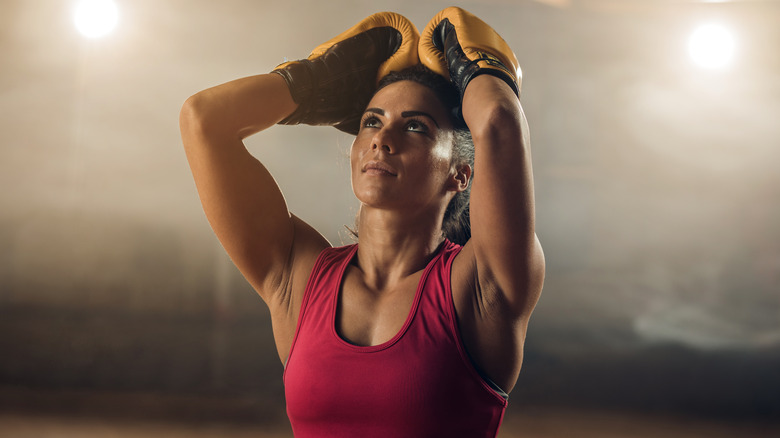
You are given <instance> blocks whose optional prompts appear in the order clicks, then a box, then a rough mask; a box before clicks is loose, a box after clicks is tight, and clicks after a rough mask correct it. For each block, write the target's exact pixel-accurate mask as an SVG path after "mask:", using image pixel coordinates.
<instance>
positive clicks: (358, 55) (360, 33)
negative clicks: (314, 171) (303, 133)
mask: <svg viewBox="0 0 780 438" xmlns="http://www.w3.org/2000/svg"><path fill="white" fill-rule="evenodd" d="M419 39H420V33H419V32H418V31H417V28H416V27H415V26H414V24H412V23H411V22H410V21H409V20H408V19H406V17H404V16H402V15H399V14H396V13H393V12H379V13H376V14H373V15H371V16H369V17H367V18H365V19H364V20H362V21H361V22H360V23H358V24H356V25H355V26H352V27H351V28H349V29H348V30H346V31H345V32H343V33H341V34H340V35H338V36H336V37H335V38H333V39H331V40H329V41H327V42H325V43H323V44H321V45H320V46H318V47H317V48H315V49H314V50H313V51H312V52H311V54H310V55H309V57H308V58H306V59H302V60H298V61H291V62H286V63H284V64H282V65H280V66H278V67H277V68H276V69H274V71H273V73H276V74H279V75H281V76H282V77H283V78H284V79H285V81H286V82H287V87H288V88H289V89H290V94H291V95H292V98H293V100H294V101H295V103H297V104H298V108H297V109H296V110H295V112H293V113H292V114H291V115H290V116H288V117H287V118H285V119H284V120H282V121H281V122H279V123H281V124H285V125H297V124H299V123H303V124H307V125H332V126H335V127H336V128H337V129H340V130H342V131H344V132H348V133H350V134H357V132H358V130H359V129H360V118H361V116H362V114H363V110H365V109H366V105H368V101H369V100H370V99H371V96H373V94H374V92H375V90H376V85H377V83H378V82H379V80H380V79H382V78H383V77H384V76H385V75H387V74H388V73H390V72H391V71H394V70H402V69H404V68H406V67H409V66H412V65H415V64H418V63H419V58H418V56H417V49H418V42H419Z"/></svg>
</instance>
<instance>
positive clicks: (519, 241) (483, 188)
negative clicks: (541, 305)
mask: <svg viewBox="0 0 780 438" xmlns="http://www.w3.org/2000/svg"><path fill="white" fill-rule="evenodd" d="M463 117H464V119H465V120H466V123H467V124H468V126H469V128H470V130H471V133H472V136H473V138H474V147H475V159H474V175H475V178H474V182H473V186H472V189H471V206H470V216H471V240H470V241H469V243H468V244H469V245H471V246H472V250H473V254H474V258H475V261H476V262H475V263H476V270H477V273H478V283H479V287H480V289H481V290H482V291H483V295H484V296H486V298H487V299H491V297H490V295H491V294H499V296H498V297H497V298H500V300H498V301H500V302H502V307H504V309H506V310H509V312H511V315H513V316H514V317H516V318H519V319H521V320H527V318H528V317H529V316H530V314H531V311H532V310H533V308H534V306H535V305H536V302H537V301H538V299H539V295H540V293H541V289H542V283H543V281H544V255H543V253H542V249H541V245H540V244H539V240H538V239H537V237H536V232H535V212H534V184H533V172H532V166H531V150H530V144H529V135H528V123H527V121H526V118H525V115H524V114H523V109H522V107H521V106H520V102H519V100H518V98H517V95H515V93H514V91H513V90H512V89H511V88H510V87H509V86H508V85H507V83H506V82H504V81H503V80H501V79H498V78H497V77H495V76H492V75H480V76H477V77H476V78H474V79H473V80H472V81H471V82H469V84H468V87H467V88H466V91H465V95H464V97H463ZM494 298H496V297H493V299H494Z"/></svg>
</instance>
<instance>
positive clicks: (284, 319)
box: [268, 215, 331, 363]
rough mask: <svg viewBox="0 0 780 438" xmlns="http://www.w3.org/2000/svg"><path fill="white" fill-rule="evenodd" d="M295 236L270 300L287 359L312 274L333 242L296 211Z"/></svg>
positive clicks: (278, 340) (282, 353)
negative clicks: (298, 215) (319, 259)
mask: <svg viewBox="0 0 780 438" xmlns="http://www.w3.org/2000/svg"><path fill="white" fill-rule="evenodd" d="M291 220H292V223H293V229H294V237H293V243H292V248H291V249H290V255H289V259H288V262H287V264H286V268H285V272H284V274H283V275H282V283H281V284H280V285H279V290H278V291H277V293H276V294H274V296H273V298H272V299H271V300H269V302H268V308H269V310H270V313H271V321H272V324H273V332H274V338H275V340H276V347H277V350H278V353H279V358H280V359H281V360H282V362H283V363H284V361H285V360H286V359H287V354H288V353H289V350H290V346H291V345H292V340H293V337H294V336H295V328H296V326H297V324H298V315H299V314H300V310H301V303H302V302H303V296H304V294H305V292H306V285H307V283H308V281H309V276H310V275H311V271H312V269H313V268H314V264H315V263H316V262H317V257H318V256H319V255H320V253H321V252H322V250H324V249H325V248H329V247H330V246H331V245H330V243H328V241H327V239H325V237H323V236H322V235H321V234H320V233H319V232H317V230H315V229H314V228H313V227H311V226H310V225H309V224H307V223H306V222H304V221H303V220H301V219H300V218H298V217H297V216H294V215H292V217H291Z"/></svg>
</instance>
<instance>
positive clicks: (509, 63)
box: [419, 7, 521, 97]
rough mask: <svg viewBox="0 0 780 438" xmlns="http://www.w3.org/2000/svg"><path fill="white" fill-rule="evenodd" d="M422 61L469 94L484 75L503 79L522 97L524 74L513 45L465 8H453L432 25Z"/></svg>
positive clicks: (424, 42) (427, 29)
mask: <svg viewBox="0 0 780 438" xmlns="http://www.w3.org/2000/svg"><path fill="white" fill-rule="evenodd" d="M419 52H420V61H421V62H422V63H423V65H425V66H426V67H428V68H429V69H431V70H433V71H434V72H436V73H438V74H440V75H442V76H444V77H445V78H450V80H451V81H452V83H453V84H454V85H455V86H456V87H457V88H458V90H460V95H461V97H463V93H464V92H465V91H466V86H467V85H468V83H469V81H471V80H472V79H473V78H475V77H476V76H478V75H481V74H489V75H493V76H496V77H499V78H501V79H503V80H504V81H505V82H506V83H507V84H509V86H510V87H512V90H514V92H515V94H517V95H518V96H519V95H520V80H521V71H520V66H519V65H518V62H517V58H516V57H515V54H514V53H513V52H512V49H510V48H509V45H508V44H507V43H506V41H504V39H503V38H501V36H500V35H499V34H498V33H496V31H495V30H493V28H491V27H490V26H489V25H488V24H487V23H485V22H484V21H482V20H480V19H479V18H478V17H477V16H475V15H474V14H471V13H470V12H467V11H465V10H463V9H461V8H457V7H449V8H447V9H445V10H443V11H441V12H439V13H438V14H436V16H435V17H433V19H432V20H431V21H430V22H429V23H428V25H427V26H426V27H425V30H423V33H422V36H421V37H420V49H419Z"/></svg>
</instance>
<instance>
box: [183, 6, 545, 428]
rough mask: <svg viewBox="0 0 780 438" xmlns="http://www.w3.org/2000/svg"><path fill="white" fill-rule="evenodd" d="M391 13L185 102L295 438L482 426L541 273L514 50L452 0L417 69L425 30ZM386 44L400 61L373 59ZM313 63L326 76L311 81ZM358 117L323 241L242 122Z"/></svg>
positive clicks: (202, 187)
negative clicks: (344, 215) (341, 210)
mask: <svg viewBox="0 0 780 438" xmlns="http://www.w3.org/2000/svg"><path fill="white" fill-rule="evenodd" d="M399 17H400V16H397V15H392V16H389V17H388V16H383V17H380V23H379V24H377V23H376V16H372V17H369V19H367V20H368V21H369V24H368V25H365V23H366V20H364V22H361V23H360V24H359V25H358V26H356V27H355V28H353V29H350V31H348V32H345V33H344V34H342V35H340V36H339V37H336V38H335V39H334V40H331V41H329V42H328V43H326V44H325V45H323V46H325V47H324V49H323V50H319V49H320V48H318V49H315V52H314V53H313V54H312V56H310V58H309V60H304V61H300V62H298V63H294V64H292V65H283V66H281V67H280V68H278V69H277V70H275V71H274V72H272V73H270V74H267V75H259V76H254V77H250V78H244V79H239V80H237V81H233V82H229V83H227V84H223V85H221V86H218V87H215V88H212V89H209V90H205V91H203V92H200V93H198V94H196V95H195V96H193V97H192V98H190V99H188V101H187V103H185V105H184V107H183V109H182V114H181V129H182V138H183V142H184V146H185V150H186V152H187V158H188V161H189V163H190V166H191V169H192V172H193V175H194V178H195V181H196V185H197V188H198V192H199V194H200V197H201V201H202V203H203V207H204V210H205V212H206V215H207V217H208V219H209V221H210V223H211V225H212V227H213V229H214V231H215V233H216V234H217V236H218V237H219V239H220V241H221V242H222V244H223V246H224V247H225V249H226V251H227V252H228V254H229V255H230V256H231V258H232V260H233V261H234V263H235V264H236V265H237V266H238V268H239V269H240V270H241V272H242V273H243V275H244V276H245V277H246V278H247V280H248V281H249V282H250V283H251V284H252V286H253V287H254V288H255V290H256V291H257V292H258V294H259V295H260V296H261V297H262V298H263V300H264V301H265V302H266V303H267V305H268V307H269V309H270V312H271V318H272V324H273V332H274V337H275V341H276V346H277V352H278V354H279V358H280V359H281V361H282V363H284V364H285V377H284V378H285V391H286V396H287V405H288V414H289V416H290V420H291V423H292V426H293V431H294V432H295V434H296V436H298V437H307V436H339V437H344V436H372V437H382V436H404V437H415V436H420V437H424V436H425V437H429V436H450V437H451V436H464V437H465V436H468V437H477V436H485V437H494V436H495V435H496V433H497V430H498V427H499V425H500V422H501V418H502V416H503V413H504V410H505V408H506V397H505V395H506V393H508V392H509V391H511V390H512V388H513V387H514V385H515V382H516V381H517V377H518V373H519V370H520V365H521V362H522V349H523V342H524V339H525V332H526V327H527V323H528V319H529V317H530V315H531V312H532V310H533V307H534V306H535V304H536V302H537V300H538V297H539V294H540V292H541V288H542V283H543V277H544V257H543V255H542V251H541V247H540V245H539V242H538V240H537V238H536V235H535V231H534V201H533V181H532V173H531V160H530V150H529V145H528V129H527V124H526V121H525V116H524V115H523V112H522V109H521V107H520V103H519V100H518V94H517V93H518V90H519V86H518V83H517V76H516V75H514V74H512V71H513V68H512V67H509V68H507V67H506V65H507V64H508V63H511V62H512V59H513V58H514V55H511V52H509V53H510V55H511V56H508V55H507V54H506V53H497V52H499V51H502V50H503V51H504V52H506V50H507V49H508V47H504V46H503V45H502V43H503V40H500V37H498V40H500V41H499V42H498V43H497V42H496V41H498V40H497V39H496V37H497V34H495V32H494V31H493V30H492V29H490V28H489V27H487V25H486V24H484V22H482V21H481V20H479V19H478V18H476V17H474V16H473V15H471V14H468V13H467V12H465V11H463V10H460V9H457V8H448V9H445V10H444V11H442V12H440V13H439V14H438V15H437V16H436V17H434V19H433V20H431V22H430V23H429V24H428V26H427V28H426V31H425V32H424V34H423V37H422V39H421V40H420V43H419V59H420V60H421V61H420V62H421V63H422V64H424V65H425V67H420V66H413V65H411V64H416V63H417V62H410V61H408V59H412V60H413V61H416V60H417V59H418V52H417V51H416V50H414V48H417V41H418V39H419V37H418V34H417V33H416V29H414V28H413V26H411V29H412V31H410V30H409V29H410V27H409V24H408V23H406V22H405V21H404V20H400V19H399ZM400 18H403V17H400ZM372 20H373V21H372ZM382 20H384V21H382ZM399 20H400V21H399ZM387 29H391V31H390V32H389V33H387V32H386V31H387ZM380 31H381V32H380ZM399 35H400V36H399ZM363 37H365V41H362V40H361V41H362V42H360V41H358V40H360V38H363ZM393 39H396V40H393ZM475 39H476V40H480V41H474V40H475ZM388 40H393V41H391V43H392V44H386V42H387V41H388ZM485 41H487V43H485ZM410 43H411V47H413V49H409V47H410V45H409V44H410ZM472 43H474V44H473V45H474V46H480V47H481V50H483V51H484V50H486V49H485V48H488V49H490V48H493V47H495V50H492V51H491V52H490V53H487V54H486V53H483V52H475V51H473V50H471V49H470V46H471V45H472ZM482 43H485V44H482ZM361 44H363V45H361ZM365 44H368V46H365ZM355 45H357V46H355ZM353 46H354V47H353ZM358 46H359V47H358ZM321 47H322V46H321ZM387 47H390V49H387ZM403 51H405V52H404V53H402V52H403ZM475 53H476V54H475ZM375 55H376V56H375ZM399 55H402V56H401V58H404V59H407V61H403V62H400V63H398V58H399ZM372 57H375V59H373V58H372ZM478 57H482V58H479V59H477V58H478ZM369 58H372V59H370V60H368V61H366V60H367V59H369ZM458 58H459V59H458ZM475 59H477V60H475ZM485 59H488V62H483V61H484V60H485ZM507 59H508V60H509V61H507ZM334 60H335V61H334ZM391 61H393V62H396V64H395V65H394V67H402V68H403V71H401V72H400V73H393V74H389V75H385V74H384V73H383V72H382V69H383V68H386V67H387V65H388V63H391ZM499 61H504V62H499ZM351 62H354V63H362V64H361V65H360V66H356V65H348V66H347V67H344V65H345V64H349V63H351ZM515 62H516V60H515ZM318 63H319V64H318ZM366 63H368V64H370V66H371V68H368V67H366V66H365V65H364V64H366ZM496 66H498V67H496ZM304 68H305V72H304V73H300V72H299V71H297V69H304ZM431 70H438V71H439V72H442V73H432V72H431ZM493 70H495V71H493ZM377 71H379V76H385V78H384V81H383V82H381V83H380V85H379V87H378V89H377V90H376V92H375V93H374V90H373V89H372V88H374V87H373V84H374V83H375V82H374V80H375V77H376V76H377ZM514 71H516V68H514ZM313 72H315V73H316V75H319V76H324V77H326V80H322V81H320V80H319V79H316V81H315V82H316V85H314V86H312V85H311V78H312V77H313V75H314V74H315V73H313ZM354 72H362V73H355V75H357V76H354V75H353V76H349V78H348V79H346V80H336V79H339V78H340V79H344V78H343V77H342V76H340V75H342V74H347V75H352V74H353V73H354ZM366 72H368V73H366ZM507 72H509V73H507ZM334 78H335V79H334ZM361 81H362V82H361ZM303 82H305V84H304V85H303V86H301V83H303ZM338 82H343V83H344V84H346V86H347V87H349V88H350V89H353V94H354V90H361V89H371V93H373V94H367V95H365V94H364V95H358V96H355V95H352V97H351V99H345V98H344V94H343V93H348V92H350V91H348V90H347V88H342V89H331V88H326V87H325V85H323V84H329V85H328V87H331V86H332V84H334V83H338ZM369 83H370V84H371V86H368V87H365V86H363V85H365V84H369ZM360 84H362V85H360ZM312 90H314V91H312ZM312 93H320V95H318V96H319V97H316V96H315V97H312ZM360 93H361V92H360V91H358V92H357V94H360ZM322 95H330V96H335V97H336V98H335V99H333V100H332V101H331V100H328V98H326V97H322ZM366 97H368V98H370V101H369V102H368V103H367V104H366V103H365V98H366ZM345 100H351V102H349V104H347V105H345V106H344V107H343V108H339V109H337V110H333V108H334V107H335V106H338V104H340V103H341V102H342V101H345ZM355 102H358V103H357V104H355ZM355 105H357V106H359V107H360V108H361V110H360V112H359V113H358V114H357V115H356V114H355V111H354V110H353V109H351V107H354V106H355ZM322 108H327V111H321V109H322ZM335 113H337V114H338V115H337V116H336V117H333V114H335ZM323 114H325V115H323ZM357 120H359V128H358V129H357V132H356V137H355V140H354V143H353V145H352V149H351V153H350V161H351V176H352V185H353V190H354V193H355V195H356V197H357V198H358V200H359V201H360V203H361V208H360V211H359V214H358V218H357V233H358V234H359V241H358V244H356V245H351V246H347V247H341V248H331V246H330V244H329V243H328V242H327V241H326V240H325V239H324V238H323V237H322V236H321V235H320V234H319V233H318V232H317V231H316V230H314V229H313V228H312V227H310V226H309V225H307V224H306V223H304V222H303V221H302V220H300V219H299V218H297V217H295V216H294V215H292V214H291V213H289V212H288V210H287V206H286V204H285V201H284V198H283V196H282V194H281V192H280V190H279V188H278V187H277V185H276V184H275V182H274V180H273V178H272V177H271V175H270V174H269V172H268V171H267V170H266V169H265V168H264V167H263V165H262V164H261V163H260V162H258V161H257V160H256V159H254V158H253V157H252V156H251V155H250V154H249V152H248V151H247V150H246V148H245V147H244V145H243V143H242V139H244V138H246V137H247V136H249V135H252V134H255V133H257V132H259V131H262V130H263V129H266V128H268V127H270V126H272V125H273V124H275V123H279V122H280V121H281V122H283V123H309V124H328V125H334V126H337V127H339V128H340V129H343V130H346V131H354V128H355V126H356V124H355V122H356V121H357ZM466 126H467V128H466ZM468 131H470V133H471V136H472V137H473V146H472V143H471V141H470V139H469V136H468V135H467V133H468ZM469 149H472V152H473V154H474V156H473V162H472V160H471V157H470V153H469V152H468V150H469ZM464 150H465V151H466V152H464ZM474 175H476V178H473V176H474ZM472 180H473V182H472ZM313 183H314V182H313ZM469 191H470V192H471V198H470V203H469V202H468V193H469ZM453 199H455V201H454V202H453ZM458 204H460V205H458ZM466 205H469V208H468V209H466V210H464V207H465V206H466ZM445 217H446V219H447V220H446V221H445ZM459 220H460V221H461V222H463V221H464V220H465V222H466V223H467V225H468V224H470V233H469V230H468V229H462V227H459V226H458V222H459ZM458 230H459V231H458ZM445 235H448V236H451V237H452V238H453V239H456V240H460V242H459V243H461V244H462V246H461V245H457V244H455V243H452V242H450V240H448V239H446V238H445Z"/></svg>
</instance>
